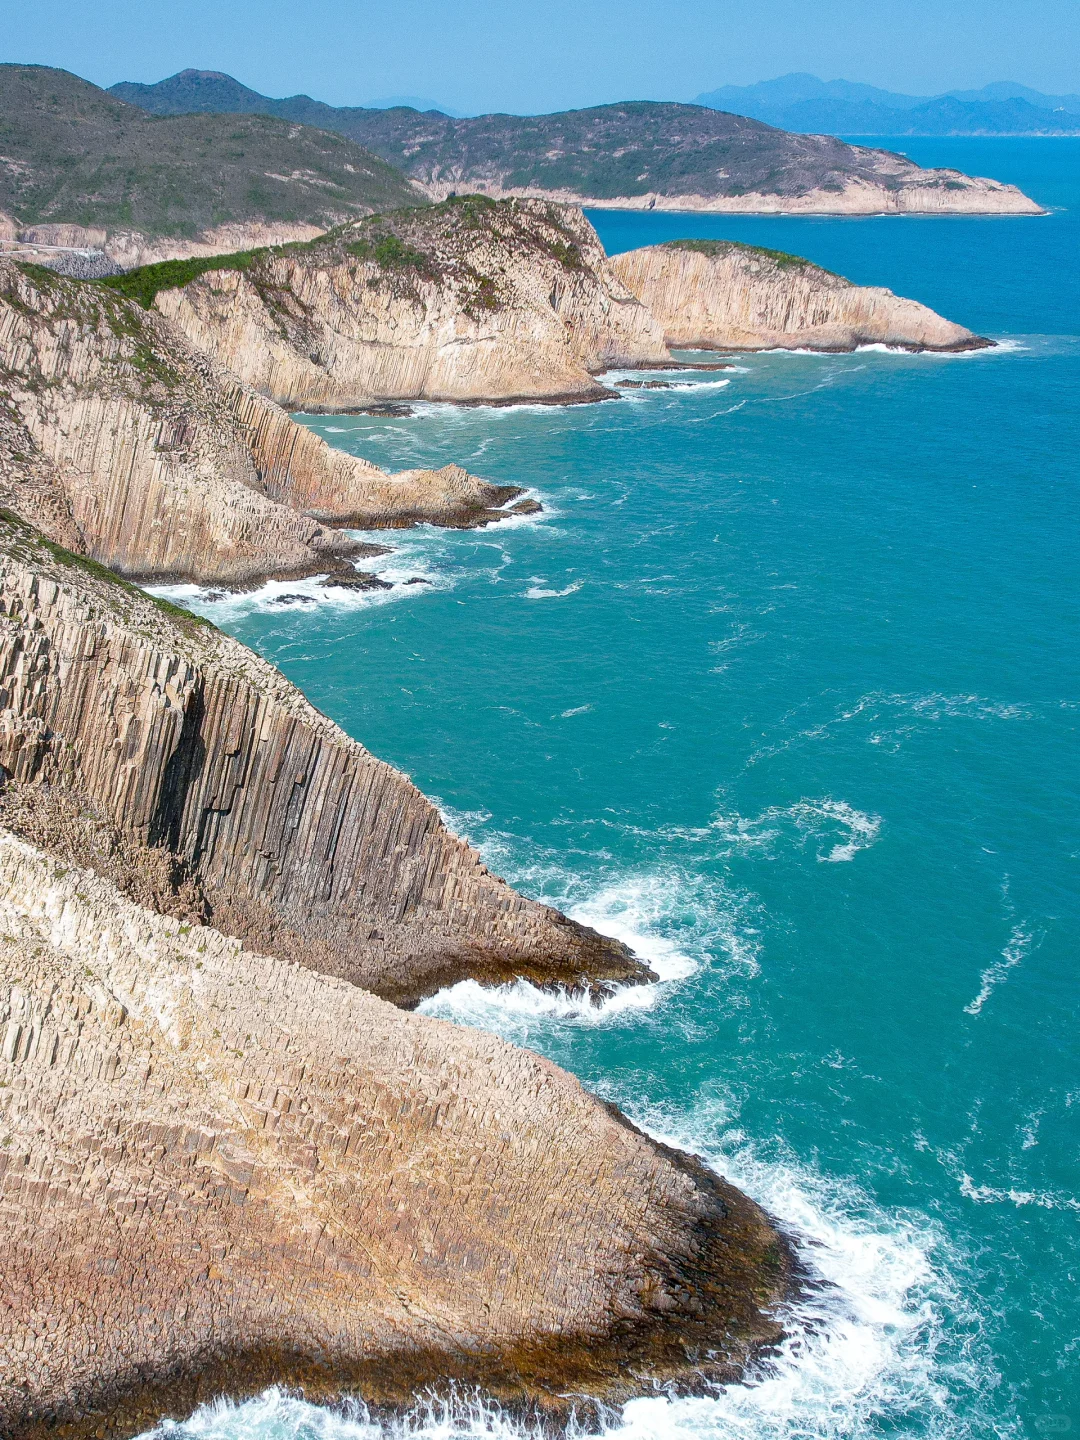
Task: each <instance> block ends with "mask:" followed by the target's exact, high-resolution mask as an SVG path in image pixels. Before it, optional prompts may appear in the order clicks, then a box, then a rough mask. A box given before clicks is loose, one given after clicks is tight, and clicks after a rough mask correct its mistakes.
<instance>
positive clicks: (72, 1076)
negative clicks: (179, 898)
mask: <svg viewBox="0 0 1080 1440" xmlns="http://www.w3.org/2000/svg"><path fill="white" fill-rule="evenodd" d="M0 1077H2V1081H3V1084H2V1086H0V1244H2V1245H3V1250H4V1275H5V1296H4V1300H5V1304H4V1306H3V1308H2V1311H0V1428H2V1430H3V1433H4V1434H5V1435H7V1436H10V1437H13V1440H15V1437H29V1436H37V1435H42V1434H46V1433H47V1434H50V1435H57V1434H59V1435H67V1436H71V1435H93V1434H97V1435H101V1434H103V1433H106V1434H115V1433H121V1434H130V1433H132V1431H133V1430H134V1429H136V1428H139V1427H140V1426H146V1425H148V1424H150V1423H152V1422H153V1421H154V1420H156V1418H157V1416H158V1414H159V1413H160V1412H161V1409H162V1408H163V1407H164V1408H166V1409H174V1410H175V1409H176V1408H179V1409H181V1412H182V1410H183V1408H184V1407H185V1406H187V1407H190V1406H191V1405H192V1404H193V1403H194V1402H195V1401H196V1400H197V1399H198V1398H201V1397H202V1396H203V1395H206V1394H212V1393H215V1391H216V1390H217V1389H218V1388H219V1387H221V1388H227V1389H229V1390H230V1391H231V1392H232V1393H240V1394H242V1393H243V1392H244V1391H245V1390H250V1389H252V1388H254V1387H257V1386H259V1385H261V1384H263V1383H265V1382H266V1381H267V1380H268V1379H270V1378H274V1379H276V1380H277V1381H279V1382H280V1383H286V1384H287V1383H289V1382H290V1381H294V1382H295V1381H303V1382H304V1383H305V1384H306V1385H307V1387H308V1393H309V1395H311V1396H312V1397H313V1398H314V1397H317V1396H319V1395H320V1394H322V1395H329V1394H334V1393H340V1392H341V1390H343V1389H346V1390H347V1389H348V1388H349V1387H350V1386H354V1385H360V1386H361V1387H362V1389H363V1393H364V1394H365V1395H366V1396H367V1397H368V1398H372V1399H386V1400H400V1399H403V1398H406V1397H407V1396H408V1393H409V1391H410V1389H411V1388H412V1387H413V1386H414V1385H416V1384H417V1383H418V1382H422V1381H424V1380H427V1381H437V1380H439V1379H440V1378H441V1379H443V1380H445V1379H446V1378H451V1377H454V1376H460V1377H462V1378H465V1379H476V1380H479V1381H482V1382H483V1383H485V1384H487V1385H488V1386H489V1387H490V1388H491V1389H493V1390H494V1391H495V1392H496V1393H497V1394H502V1395H503V1396H504V1397H505V1398H507V1399H514V1400H518V1401H520V1400H521V1399H523V1398H530V1397H531V1398H534V1399H538V1400H539V1401H540V1402H541V1403H542V1404H545V1403H546V1404H547V1405H549V1406H551V1407H552V1408H556V1409H559V1408H565V1403H566V1402H565V1399H561V1398H560V1392H564V1391H565V1390H566V1389H567V1388H573V1389H575V1390H578V1391H579V1392H580V1391H584V1392H586V1393H591V1394H594V1395H600V1396H603V1397H605V1398H608V1399H620V1398H626V1397H627V1396H628V1395H629V1394H632V1393H635V1392H637V1391H640V1390H641V1389H642V1388H649V1385H650V1381H651V1380H652V1379H653V1378H654V1377H655V1378H656V1379H659V1380H669V1379H674V1380H681V1381H683V1382H684V1383H685V1382H686V1381H687V1380H688V1379H691V1378H692V1379H694V1380H696V1382H697V1383H701V1380H702V1379H703V1378H704V1377H705V1376H706V1375H708V1374H712V1375H713V1376H717V1377H722V1378H730V1377H731V1376H732V1375H733V1374H735V1373H737V1372H738V1369H739V1368H740V1366H741V1364H742V1362H743V1361H744V1360H745V1358H746V1356H747V1353H748V1351H750V1350H751V1349H752V1347H753V1346H754V1344H755V1343H758V1342H760V1341H761V1340H767V1339H771V1338H773V1337H774V1336H775V1335H776V1333H777V1327H776V1323H775V1321H773V1320H770V1319H768V1318H767V1317H766V1316H765V1315H764V1314H763V1313H762V1308H763V1307H768V1306H770V1305H772V1304H774V1303H775V1302H776V1301H777V1300H778V1299H779V1298H781V1296H782V1292H783V1288H784V1285H785V1281H786V1273H787V1261H786V1254H785V1251H784V1248H783V1246H782V1244H781V1243H780V1242H778V1240H777V1237H776V1235H775V1234H774V1232H773V1231H772V1230H771V1228H770V1226H769V1224H768V1222H767V1221H766V1219H765V1217H764V1216H763V1215H762V1214H761V1212H760V1211H759V1210H758V1209H757V1208H756V1207H755V1206H754V1205H753V1204H751V1203H750V1202H749V1201H747V1200H746V1199H745V1198H744V1197H743V1196H741V1195H739V1194H738V1193H737V1192H736V1191H734V1190H732V1189H731V1187H730V1186H727V1185H725V1184H724V1183H723V1182H721V1181H718V1180H717V1179H716V1178H715V1177H713V1176H711V1175H710V1174H709V1173H708V1172H705V1171H704V1170H703V1169H702V1168H701V1167H700V1166H697V1165H695V1164H694V1163H693V1162H690V1161H688V1160H686V1159H685V1158H683V1157H676V1156H673V1155H672V1154H670V1152H666V1151H665V1150H663V1149H662V1148H661V1147H659V1146H657V1145H655V1144H653V1143H652V1142H651V1141H649V1140H647V1139H646V1138H645V1137H644V1136H642V1135H640V1134H639V1133H638V1132H636V1131H635V1130H633V1129H632V1128H630V1127H629V1126H627V1125H626V1124H625V1122H623V1121H622V1120H621V1118H620V1117H619V1116H618V1115H617V1114H615V1113H614V1112H613V1111H612V1110H610V1109H609V1107H607V1106H605V1105H603V1104H601V1103H600V1102H598V1101H597V1100H595V1099H594V1098H592V1097H591V1096H589V1095H587V1094H585V1093H584V1092H583V1091H582V1089H581V1087H580V1085H579V1084H578V1083H577V1081H576V1080H574V1079H573V1078H572V1077H570V1076H569V1075H566V1074H565V1073H564V1072H562V1071H560V1070H558V1069H557V1068H556V1067H555V1066H554V1065H552V1064H550V1062H548V1061H545V1060H542V1059H540V1058H539V1057H537V1056H535V1055H532V1054H529V1053H528V1052H526V1051H522V1050H517V1049H515V1048H513V1047H511V1046H509V1045H507V1044H505V1043H503V1042H502V1041H499V1040H497V1039H495V1038H493V1037H491V1036H488V1035H485V1034H482V1033H480V1032H475V1031H469V1030H463V1029H459V1028H458V1027H456V1026H453V1025H450V1024H447V1023H445V1022H441V1021H435V1020H427V1019H422V1018H420V1017H418V1016H411V1015H405V1014H402V1013H401V1012H400V1011H398V1010H396V1009H395V1008H394V1007H392V1006H390V1005H387V1004H385V1003H384V1002H382V1001H379V1000H377V999H375V998H374V997H373V996H370V995H368V994H365V993H364V992H363V991H362V990H358V989H356V988H355V987H353V986H351V985H349V984H347V983H346V982H344V981H342V980H335V979H330V978H327V977H325V976H320V975H316V974H314V973H312V972H311V971H310V970H307V969H305V968H303V967H301V966H298V965H292V964H289V963H287V962H284V961H281V960H275V959H269V958H266V957H264V956H261V955H258V954H253V953H252V952H250V951H247V950H243V949H242V948H241V947H240V945H239V944H238V943H237V942H236V941H233V940H228V939H225V938H224V937H222V936H221V935H219V934H218V933H216V932H215V931H213V930H209V929H204V928H199V927H189V926H187V925H183V924H181V923H180V922H179V921H177V920H175V919H165V918H162V917H161V916H158V915H155V914H153V913H152V912H150V911H148V910H144V909H142V908H140V907H138V906H136V905H133V904H132V903H130V902H129V901H126V900H124V899H123V898H122V897H121V896H119V895H118V894H117V893H116V891H115V890H114V889H113V888H112V887H111V886H109V885H108V884H107V883H106V882H105V881H103V880H101V879H99V878H98V877H96V876H94V875H93V874H92V873H91V872H88V871H80V870H76V869H71V868H69V867H67V866H64V865H60V864H58V863H57V862H56V861H54V860H51V859H49V858H48V857H46V856H44V855H42V854H41V853H40V852H39V851H37V850H35V849H34V848H32V847H30V846H28V845H25V844H24V843H21V842H19V841H18V840H17V839H15V838H13V837H12V836H10V835H9V834H7V833H6V832H2V831H0ZM684 1347H690V1350H691V1353H694V1354H700V1357H701V1370H700V1372H699V1371H698V1370H697V1368H696V1367H693V1365H692V1362H690V1361H688V1358H687V1349H686V1348H684ZM706 1353H707V1354H708V1359H706V1358H705V1356H706ZM95 1411H96V1412H97V1413H94V1412H95ZM58 1427H59V1428H58Z"/></svg>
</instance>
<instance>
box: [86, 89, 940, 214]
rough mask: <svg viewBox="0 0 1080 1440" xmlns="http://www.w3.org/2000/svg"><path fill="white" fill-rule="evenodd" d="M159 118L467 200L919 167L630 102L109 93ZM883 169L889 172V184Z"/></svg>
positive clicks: (833, 178) (732, 190)
mask: <svg viewBox="0 0 1080 1440" xmlns="http://www.w3.org/2000/svg"><path fill="white" fill-rule="evenodd" d="M110 93H112V94H115V95H117V96H120V97H122V98H123V99H125V100H129V101H130V102H131V103H132V104H135V105H139V106H142V107H143V108H145V109H146V110H148V111H152V112H153V113H155V114H161V115H178V114H182V113H190V112H203V113H208V112H214V111H226V110H227V111H230V112H232V113H237V114H255V113H260V114H272V115H275V116H279V117H282V118H285V119H289V120H295V121H298V122H301V123H306V124H316V125H319V126H321V127H322V128H323V129H326V130H336V131H338V132H339V133H341V134H342V135H346V136H348V137H349V138H350V139H352V140H355V141H357V142H358V143H359V144H361V145H364V146H366V147H367V148H368V149H369V150H373V151H374V152H375V153H376V154H377V155H381V156H382V157H383V159H384V160H387V161H389V162H390V164H392V165H396V166H398V167H400V168H401V169H402V170H404V171H405V173H406V174H408V175H410V176H412V177H413V178H414V179H416V180H419V181H421V183H423V184H436V185H442V186H448V187H453V188H455V189H458V190H466V189H468V188H470V186H475V185H477V184H481V185H484V184H489V185H497V186H500V187H502V188H505V189H525V188H532V189H537V190H544V191H547V192H548V193H558V192H570V193H573V194H575V195H582V196H586V197H589V198H592V199H596V200H612V199H616V198H618V197H620V196H627V197H633V196H637V195H647V194H657V195H663V196H672V197H675V196H681V195H702V196H706V197H711V196H720V195H731V196H735V195H745V194H747V193H748V192H757V193H760V194H770V195H781V196H795V195H802V194H805V193H807V191H810V190H815V189H825V190H840V189H842V188H843V187H844V185H845V183H846V182H847V181H849V180H851V179H856V178H862V179H866V180H870V181H877V182H879V183H880V182H882V180H884V183H886V184H890V185H891V184H892V183H895V182H894V173H895V171H896V169H897V167H899V169H901V170H905V171H907V172H910V173H911V175H912V176H916V175H918V174H919V171H918V167H917V166H914V165H910V164H908V163H907V162H905V161H903V160H899V159H898V157H888V163H887V164H886V165H885V166H884V167H883V160H885V158H886V157H884V156H883V155H882V152H880V151H873V150H866V149H861V148H857V147H855V146H852V145H848V144H845V142H844V141H843V140H838V139H836V138H835V137H833V136H828V135H792V134H789V133H788V132H787V131H785V130H775V129H773V128H772V126H770V125H765V124H762V122H761V121H760V120H752V119H748V118H747V117H746V116H743V115H729V114H726V113H724V112H723V111H720V110H712V109H709V108H707V107H706V106H702V105H680V104H675V103H667V102H655V101H628V102H625V103H622V104H617V105H598V106H595V107H593V108H592V109H588V110H566V111H563V112H561V113H559V114H555V115H480V116H476V117H475V118H472V119H464V120H462V119H452V118H451V117H450V116H448V115H443V114H441V113H440V112H439V111H437V110H429V111H425V112H421V111H419V110H410V109H408V108H407V107H405V106H399V107H397V108H396V109H392V110H368V109H357V108H349V107H341V108H336V107H334V106H331V105H324V104H322V103H321V102H320V101H317V100H312V99H311V98H310V97H309V96H307V95H293V96H291V97H290V98H288V99H284V100H271V99H268V98H267V97H266V96H265V95H259V94H258V93H257V92H256V91H254V90H249V89H248V88H247V86H245V85H241V84H240V83H239V82H238V81H236V80H234V79H233V78H232V77H231V76H229V75H221V74H218V73H217V72H215V71H207V70H184V71H181V73H180V74H178V75H173V76H172V77H170V78H169V79H168V80H162V81H159V82H158V83H157V84H156V85H137V84H132V83H127V82H125V83H123V84H120V85H114V86H113V87H112V90H111V92H110ZM883 168H884V169H885V170H888V171H889V172H890V173H889V174H888V175H887V176H886V175H884V174H883Z"/></svg>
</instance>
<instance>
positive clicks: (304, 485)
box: [0, 260, 636, 585]
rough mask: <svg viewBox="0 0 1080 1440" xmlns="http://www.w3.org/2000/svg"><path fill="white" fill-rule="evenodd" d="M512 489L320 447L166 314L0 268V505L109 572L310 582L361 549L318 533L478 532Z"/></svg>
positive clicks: (97, 290)
mask: <svg viewBox="0 0 1080 1440" xmlns="http://www.w3.org/2000/svg"><path fill="white" fill-rule="evenodd" d="M635 303H636V302H635ZM518 493H520V492H519V491H517V490H514V489H511V488H509V487H499V486H494V485H490V484H487V483H486V482H484V481H481V480H478V479H476V478H475V477H472V476H469V475H467V474H466V473H465V472H464V471H463V470H461V469H460V468H459V467H456V466H449V467H446V468H445V469H443V470H440V471H424V470H418V471H406V472H404V473H402V474H400V475H394V476H391V475H388V474H386V473H385V472H384V471H382V470H380V469H378V468H377V467H376V466H374V465H371V464H369V463H368V462H366V461H364V460H360V459H357V458H355V457H353V456H349V455H347V454H345V453H344V452H342V451H335V450H331V449H330V447H328V446H327V445H326V444H325V443H324V442H323V441H322V440H320V439H319V438H318V437H317V436H315V435H313V434H312V433H311V432H310V431H308V430H305V429H304V428H303V427H302V426H299V425H297V424H296V423H295V422H293V421H292V420H291V419H290V418H289V416H288V415H286V414H285V413H284V411H282V410H280V409H279V408H278V407H277V406H276V405H274V404H273V403H272V402H270V401H268V400H267V399H266V398H265V397H264V396H261V395H259V394H258V393H256V392H255V391H253V390H251V389H250V388H249V387H247V386H245V385H244V384H243V383H242V382H241V381H239V380H238V379H237V378H236V377H235V376H234V375H232V374H231V373H229V372H227V371H225V370H223V369H222V368H221V366H219V365H216V364H214V363H212V362H210V361H209V360H208V359H207V357H206V356H205V355H203V354H201V353H200V352H198V351H197V350H194V349H193V348H192V347H191V345H190V344H189V343H188V342H187V341H186V340H185V338H184V336H183V335H182V334H181V333H180V332H179V331H177V330H176V329H175V328H174V327H172V326H171V325H170V324H169V322H168V321H167V320H165V319H164V318H163V317H161V316H159V315H154V314H150V313H147V312H146V311H144V310H143V309H142V308H141V307H140V306H139V305H138V304H136V303H134V302H133V301H130V300H127V299H124V298H123V297H122V296H120V295H118V294H115V293H114V292H112V291H110V290H108V289H105V288H103V287H100V286H97V285H88V284H80V283H79V282H77V281H72V280H66V279H62V278H61V277H58V276H53V275H51V274H49V273H48V272H44V271H30V270H28V269H26V268H20V267H19V266H17V265H15V264H14V263H12V262H10V261H3V260H0V497H2V498H3V499H4V502H5V503H6V504H8V505H9V506H10V507H11V508H12V509H14V510H15V511H16V512H17V513H19V514H22V515H23V516H24V518H26V519H27V520H29V521H30V522H32V523H33V524H35V525H38V526H40V527H41V528H42V529H43V530H44V531H45V532H46V533H47V534H49V535H51V536H52V537H53V538H54V539H56V540H58V541H59V542H61V543H62V544H64V545H65V546H68V547H69V548H72V549H76V550H79V551H81V552H82V553H85V554H87V555H89V556H91V557H92V558H94V559H95V560H98V561H100V562H102V563H103V564H106V565H108V566H111V567H112V568H113V569H115V570H117V571H120V572H121V573H124V574H127V575H131V576H135V577H139V578H142V579H166V578H186V579H192V580H196V581H200V582H208V583H224V584H232V585H243V584H251V583H254V582H256V581H258V580H259V579H261V578H262V577H264V576H267V575H279V576H298V575H304V574H316V573H319V572H324V571H328V570H334V569H335V568H341V567H342V566H343V565H344V564H345V563H346V557H347V556H348V554H349V553H350V551H351V550H352V549H353V548H355V547H354V546H353V545H352V542H351V541H349V540H348V539H347V538H346V537H345V536H343V535H341V534H340V533H339V532H338V531H336V530H333V529H329V528H327V527H328V526H331V525H336V526H342V525H350V524H352V525H355V524H368V523H370V524H391V525H402V524H409V523H415V522H416V521H417V520H432V521H435V522H438V523H448V524H475V523H484V522H485V521H487V520H490V519H493V518H498V517H499V515H500V514H502V513H505V512H502V511H499V510H498V509H497V508H496V507H498V506H501V505H504V504H505V503H506V502H507V501H508V500H509V499H512V498H513V497H514V496H515V495H516V494H518Z"/></svg>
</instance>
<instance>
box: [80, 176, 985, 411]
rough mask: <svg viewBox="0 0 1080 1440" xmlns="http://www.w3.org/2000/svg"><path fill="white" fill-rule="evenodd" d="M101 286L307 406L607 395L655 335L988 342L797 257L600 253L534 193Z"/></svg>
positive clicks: (686, 339)
mask: <svg viewBox="0 0 1080 1440" xmlns="http://www.w3.org/2000/svg"><path fill="white" fill-rule="evenodd" d="M106 283H107V284H109V285H114V286H116V288H117V289H119V290H120V291H122V292H123V293H125V294H128V295H131V296H139V297H140V299H141V301H142V303H143V304H144V305H147V306H150V307H152V308H153V309H154V310H156V311H157V312H158V314H160V315H161V316H163V317H165V318H167V319H168V320H169V321H170V322H171V324H172V326H173V328H174V329H175V330H179V331H181V332H182V333H183V335H184V336H185V338H186V341H187V342H188V343H189V344H190V345H191V346H192V347H193V348H194V349H195V350H197V351H199V352H201V353H202V354H204V355H206V356H208V357H210V358H211V359H212V360H213V362H214V363H215V364H217V365H219V366H221V367H224V368H225V369H226V370H228V371H229V372H230V373H232V374H235V375H236V376H237V377H238V378H239V379H240V380H241V381H242V382H243V383H244V384H245V385H246V386H247V387H249V389H250V390H251V391H253V392H258V393H259V394H261V395H263V396H266V397H269V398H270V399H272V400H273V401H275V402H276V403H277V404H279V405H282V406H285V407H288V408H291V409H301V410H308V411H314V412H331V411H335V410H336V411H350V410H363V409H369V408H370V407H372V406H373V405H379V404H385V403H391V404H393V403H399V402H401V401H404V400H418V399H426V400H449V401H454V402H456V403H464V404H468V403H487V404H492V403H512V402H514V401H548V402H559V403H567V402H575V401H588V400H599V399H610V398H611V397H612V390H611V389H610V388H608V387H607V386H606V385H604V384H602V383H601V382H600V381H599V380H598V378H597V377H598V375H600V374H601V373H602V372H603V371H605V370H608V369H618V368H637V369H649V368H664V367H670V366H671V365H672V364H673V359H672V356H671V353H670V350H669V348H668V347H669V346H686V345H691V344H694V343H702V344H707V345H718V346H740V347H741V348H768V347H770V346H772V345H785V344H788V345H799V346H802V345H806V346H810V347H813V348H822V349H843V348H851V346H852V345H854V344H861V343H865V342H866V341H868V340H876V339H887V340H888V341H889V343H896V344H898V345H904V346H907V347H909V348H911V349H958V348H973V347H977V346H978V345H980V344H984V343H985V342H983V341H981V340H979V339H978V337H976V336H973V335H972V334H971V332H970V331H967V330H964V329H963V328H962V327H961V326H958V325H953V324H951V323H950V322H949V321H946V320H943V319H942V318H941V317H940V316H937V315H935V314H934V313H933V312H932V311H930V310H928V309H926V307H925V306H922V305H919V304H918V303H917V302H914V301H909V300H903V299H900V298H898V297H896V296H893V295H891V294H890V292H888V291H886V290H873V289H867V288H861V287H858V286H853V285H850V284H849V283H848V282H847V281H845V280H842V279H841V278H840V277H839V276H833V275H830V274H829V273H828V272H827V271H824V270H821V269H820V268H819V267H817V266H814V265H812V264H810V263H809V262H807V261H803V260H799V259H797V257H794V256H783V255H778V254H776V253H774V252H768V251H761V250H755V249H752V248H748V247H745V246H739V245H736V244H728V243H726V242H717V243H716V244H714V243H713V242H705V241H702V242H697V241H676V242H673V243H672V244H671V245H667V246H658V247H650V248H648V249H645V250H640V251H634V252H631V254H630V255H618V256H615V257H614V258H609V257H608V256H607V255H606V254H605V253H604V250H603V247H602V246H601V244H600V241H599V237H598V236H597V234H596V232H595V230H594V229H593V227H592V226H591V225H590V224H589V222H588V221H587V220H586V219H585V217H584V215H583V214H582V213H581V211H580V210H578V209H576V208H574V207H569V206H558V205H554V204H552V203H551V202H549V201H544V200H503V201H498V202H496V201H493V200H490V199H487V198H485V197H481V196H469V197H465V198H460V199H454V200H448V201H445V202H443V203H442V204H439V205H435V206H432V207H430V208H428V209H425V210H407V211H395V212H393V213H391V214H387V215H381V216H377V217H374V218H372V219H371V220H365V221H362V222H359V223H356V224H352V225H349V226H345V227H342V228H341V229H339V230H337V231H335V232H333V233H332V234H329V235H327V236H325V237H322V238H320V239H317V240H315V241H312V242H311V243H309V244H306V245H292V246H285V247H281V248H279V249H276V250H269V251H257V252H254V253H252V254H241V255H237V256H233V257H229V256H222V257H218V258H216V259H214V260H212V261H207V262H205V263H204V264H202V265H200V264H199V263H198V262H195V263H193V264H192V265H190V266H185V265H176V266H173V265H161V266H152V267H149V268H148V269H146V270H144V271H140V272H134V273H132V274H130V275H126V276H121V277H118V278H117V279H116V280H111V281H108V282H106ZM739 337H741V338H739Z"/></svg>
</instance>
